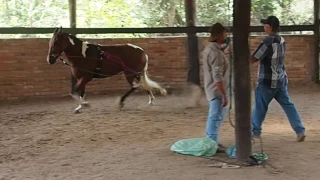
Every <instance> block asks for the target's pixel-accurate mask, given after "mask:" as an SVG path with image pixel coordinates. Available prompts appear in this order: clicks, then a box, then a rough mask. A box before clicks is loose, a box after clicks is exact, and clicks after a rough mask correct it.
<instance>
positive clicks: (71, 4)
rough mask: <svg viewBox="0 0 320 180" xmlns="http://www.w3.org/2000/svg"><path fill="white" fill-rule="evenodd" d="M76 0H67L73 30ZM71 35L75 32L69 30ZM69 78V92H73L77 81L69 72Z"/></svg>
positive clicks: (74, 27) (75, 18) (75, 17)
mask: <svg viewBox="0 0 320 180" xmlns="http://www.w3.org/2000/svg"><path fill="white" fill-rule="evenodd" d="M76 4H77V2H76V0H69V18H70V28H71V29H72V30H75V29H76V28H77V14H76V13H77V7H76ZM70 33H71V34H72V35H74V36H75V35H76V33H75V32H70ZM70 76H71V77H70V79H71V93H74V92H75V86H76V83H77V79H76V78H75V77H74V76H72V74H70Z"/></svg>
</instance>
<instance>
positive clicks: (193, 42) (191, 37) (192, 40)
mask: <svg viewBox="0 0 320 180" xmlns="http://www.w3.org/2000/svg"><path fill="white" fill-rule="evenodd" d="M184 2H185V13H186V26H187V27H190V28H194V27H195V24H196V22H195V20H196V2H195V0H185V1H184ZM187 35H188V46H187V47H188V48H187V52H188V58H187V59H188V68H189V70H188V79H187V80H188V82H189V83H191V84H193V85H200V72H199V70H200V69H199V66H200V65H199V48H198V37H197V33H193V32H192V33H188V34H187Z"/></svg>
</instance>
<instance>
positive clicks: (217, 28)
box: [209, 23, 228, 41]
mask: <svg viewBox="0 0 320 180" xmlns="http://www.w3.org/2000/svg"><path fill="white" fill-rule="evenodd" d="M225 31H228V30H227V28H226V27H224V26H223V25H222V24H221V23H215V24H213V25H212V26H211V28H210V30H209V32H210V34H211V38H210V39H211V41H216V40H217V38H218V37H219V36H220V34H221V33H222V32H225Z"/></svg>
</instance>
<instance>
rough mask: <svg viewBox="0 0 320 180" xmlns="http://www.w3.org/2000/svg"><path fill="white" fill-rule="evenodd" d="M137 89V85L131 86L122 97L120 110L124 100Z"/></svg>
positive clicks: (119, 103) (119, 105)
mask: <svg viewBox="0 0 320 180" xmlns="http://www.w3.org/2000/svg"><path fill="white" fill-rule="evenodd" d="M135 90H136V88H135V87H131V89H130V90H129V91H127V92H126V93H125V94H124V95H123V96H121V97H120V99H119V100H118V101H119V102H118V110H119V111H121V109H122V108H123V106H124V100H125V99H126V98H127V97H128V96H129V95H130V94H131V93H132V92H134V91H135Z"/></svg>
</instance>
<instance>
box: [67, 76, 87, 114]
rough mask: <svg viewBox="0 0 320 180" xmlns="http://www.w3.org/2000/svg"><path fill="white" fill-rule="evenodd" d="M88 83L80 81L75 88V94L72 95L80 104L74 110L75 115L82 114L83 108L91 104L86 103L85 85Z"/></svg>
mask: <svg viewBox="0 0 320 180" xmlns="http://www.w3.org/2000/svg"><path fill="white" fill-rule="evenodd" d="M86 83H87V81H84V80H83V79H80V80H79V81H78V82H77V84H76V87H75V93H72V94H70V95H71V97H72V98H73V99H75V100H76V101H78V102H79V105H78V106H77V107H76V108H75V109H74V110H73V112H74V113H75V114H77V113H80V109H82V107H88V106H90V104H89V103H88V102H87V101H85V85H86Z"/></svg>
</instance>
